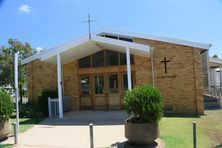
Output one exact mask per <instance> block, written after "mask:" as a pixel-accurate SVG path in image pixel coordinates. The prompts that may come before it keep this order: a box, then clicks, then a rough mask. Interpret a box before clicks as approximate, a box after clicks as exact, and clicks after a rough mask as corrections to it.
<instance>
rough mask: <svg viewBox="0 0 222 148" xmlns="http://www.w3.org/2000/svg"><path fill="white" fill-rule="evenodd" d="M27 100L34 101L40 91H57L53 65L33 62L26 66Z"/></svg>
mask: <svg viewBox="0 0 222 148" xmlns="http://www.w3.org/2000/svg"><path fill="white" fill-rule="evenodd" d="M27 78H28V98H29V99H30V100H33V101H36V100H37V96H38V93H39V92H40V91H41V90H45V89H49V90H55V89H57V70H56V65H55V64H50V63H46V62H42V61H40V60H35V61H32V62H30V63H28V64H27Z"/></svg>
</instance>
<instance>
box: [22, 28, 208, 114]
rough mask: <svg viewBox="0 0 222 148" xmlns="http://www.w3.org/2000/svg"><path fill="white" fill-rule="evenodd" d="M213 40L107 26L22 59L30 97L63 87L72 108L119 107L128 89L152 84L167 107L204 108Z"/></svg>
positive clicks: (171, 109) (199, 110) (184, 111)
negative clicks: (170, 36) (192, 39)
mask: <svg viewBox="0 0 222 148" xmlns="http://www.w3.org/2000/svg"><path fill="white" fill-rule="evenodd" d="M210 47H211V45H210V44H203V43H197V42H192V41H185V40H180V39H172V38H167V37H159V36H153V35H147V34H142V33H132V32H125V31H119V30H109V29H107V30H106V29H104V30H100V31H97V32H94V33H92V34H91V35H90V36H88V35H87V36H84V37H81V38H78V39H76V40H73V41H70V42H67V43H65V44H62V45H59V46H56V47H54V48H52V49H48V50H44V51H42V52H40V53H38V54H36V55H33V56H31V57H28V58H26V59H24V60H23V61H22V64H23V65H26V67H27V79H28V98H29V100H33V101H36V99H37V95H38V93H39V92H40V91H42V90H58V100H59V109H60V117H62V114H63V112H62V102H63V98H64V97H68V98H69V102H68V104H69V106H70V108H71V109H72V110H120V109H124V106H123V103H122V102H123V98H124V93H125V91H126V90H127V89H129V90H131V89H133V88H134V87H137V86H141V85H153V86H154V87H156V88H157V89H159V90H160V92H161V95H162V96H163V98H164V111H165V112H166V113H179V114H204V100H203V94H204V90H205V89H206V88H208V87H209V86H208V83H207V80H208V79H207V76H208V66H207V63H208V61H207V60H208V50H209V49H210Z"/></svg>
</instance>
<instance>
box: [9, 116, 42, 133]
mask: <svg viewBox="0 0 222 148" xmlns="http://www.w3.org/2000/svg"><path fill="white" fill-rule="evenodd" d="M43 119H44V118H20V119H19V123H20V132H22V133H23V132H25V131H27V130H28V129H29V128H31V127H33V126H34V125H36V124H38V123H39V122H41V121H42V120H43ZM15 121H16V120H15V119H14V118H13V119H11V122H12V123H13V122H15Z"/></svg>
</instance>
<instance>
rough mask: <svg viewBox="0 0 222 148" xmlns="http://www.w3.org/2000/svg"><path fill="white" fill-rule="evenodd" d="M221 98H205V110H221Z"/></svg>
mask: <svg viewBox="0 0 222 148" xmlns="http://www.w3.org/2000/svg"><path fill="white" fill-rule="evenodd" d="M218 100H219V98H216V97H213V96H207V95H205V96H204V109H221V106H220V103H219V102H218Z"/></svg>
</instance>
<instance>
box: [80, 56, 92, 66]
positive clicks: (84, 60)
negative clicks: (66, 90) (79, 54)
mask: <svg viewBox="0 0 222 148" xmlns="http://www.w3.org/2000/svg"><path fill="white" fill-rule="evenodd" d="M89 67H91V60H90V56H88V57H85V58H82V59H80V60H79V68H89Z"/></svg>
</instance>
